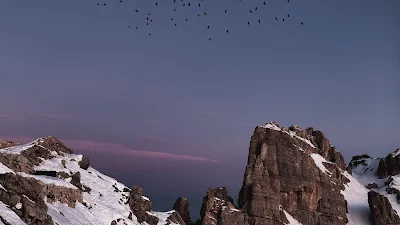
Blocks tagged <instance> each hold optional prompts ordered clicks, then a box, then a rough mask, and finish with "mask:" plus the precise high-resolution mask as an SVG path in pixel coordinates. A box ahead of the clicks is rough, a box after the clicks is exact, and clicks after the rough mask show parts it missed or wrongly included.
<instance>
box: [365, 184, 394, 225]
mask: <svg viewBox="0 0 400 225" xmlns="http://www.w3.org/2000/svg"><path fill="white" fill-rule="evenodd" d="M368 203H369V207H370V209H371V217H372V221H373V223H374V225H400V217H399V216H398V215H397V213H396V212H395V211H394V210H393V209H392V206H391V204H390V203H389V200H388V199H387V198H386V197H385V196H383V195H381V194H379V193H376V192H375V191H370V192H368Z"/></svg>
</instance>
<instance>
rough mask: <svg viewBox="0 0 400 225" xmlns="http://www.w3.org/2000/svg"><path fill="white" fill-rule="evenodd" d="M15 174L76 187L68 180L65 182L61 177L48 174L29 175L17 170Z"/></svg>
mask: <svg viewBox="0 0 400 225" xmlns="http://www.w3.org/2000/svg"><path fill="white" fill-rule="evenodd" d="M17 174H18V175H20V176H23V177H27V178H34V179H36V180H40V181H42V182H43V183H45V184H54V185H56V186H63V187H67V188H71V189H78V188H77V187H75V186H74V185H72V184H70V183H68V182H65V181H64V180H63V179H60V178H56V177H50V176H44V175H31V174H27V173H22V172H18V173H17Z"/></svg>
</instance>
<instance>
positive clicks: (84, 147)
mask: <svg viewBox="0 0 400 225" xmlns="http://www.w3.org/2000/svg"><path fill="white" fill-rule="evenodd" d="M0 139H3V140H10V141H19V142H22V143H27V142H30V141H32V140H34V139H35V138H30V137H10V136H2V137H0ZM62 142H64V143H65V144H66V145H67V146H68V147H69V148H71V149H75V150H80V151H96V152H104V153H110V154H118V155H124V156H131V157H149V158H163V159H168V160H186V161H198V162H209V163H215V162H218V160H215V159H209V158H204V157H198V156H190V155H182V154H172V153H167V152H154V151H143V150H135V149H132V148H129V147H126V146H123V145H120V144H114V143H108V142H98V141H88V140H68V139H64V140H62Z"/></svg>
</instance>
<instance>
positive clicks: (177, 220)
mask: <svg viewBox="0 0 400 225" xmlns="http://www.w3.org/2000/svg"><path fill="white" fill-rule="evenodd" d="M171 223H174V224H179V225H189V224H187V223H185V221H183V219H182V217H181V216H180V215H179V213H178V212H176V211H174V212H173V213H171V215H170V216H169V217H168V218H167V224H166V225H170V224H171Z"/></svg>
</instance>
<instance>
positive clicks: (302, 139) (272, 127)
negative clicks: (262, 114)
mask: <svg viewBox="0 0 400 225" xmlns="http://www.w3.org/2000/svg"><path fill="white" fill-rule="evenodd" d="M260 127H263V128H266V129H271V130H276V131H280V132H283V133H285V134H288V135H289V136H291V137H294V138H297V139H299V140H301V141H303V142H305V143H306V144H308V145H310V146H311V147H312V148H316V147H315V145H313V143H311V141H310V140H308V139H306V138H303V137H300V136H298V135H297V134H296V132H294V131H284V130H282V129H281V128H279V127H278V126H277V125H275V124H274V123H272V122H270V123H267V124H265V125H264V126H260Z"/></svg>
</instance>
